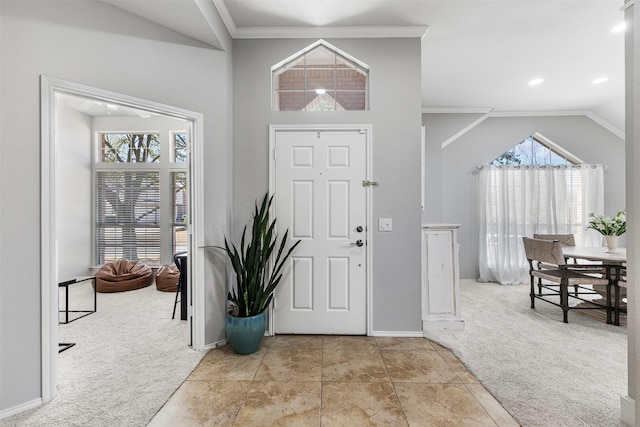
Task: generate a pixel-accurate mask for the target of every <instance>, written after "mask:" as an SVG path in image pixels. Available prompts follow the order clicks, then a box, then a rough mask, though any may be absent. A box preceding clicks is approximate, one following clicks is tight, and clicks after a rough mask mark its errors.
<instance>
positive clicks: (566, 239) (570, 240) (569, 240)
mask: <svg viewBox="0 0 640 427" xmlns="http://www.w3.org/2000/svg"><path fill="white" fill-rule="evenodd" d="M533 238H534V239H543V240H559V241H560V244H561V245H562V246H575V245H576V238H575V236H574V234H573V233H569V234H537V233H535V234H534V235H533ZM571 262H572V263H573V264H588V265H590V266H595V265H599V264H594V263H591V262H586V263H585V262H579V261H578V260H577V259H575V258H573V260H572V261H571ZM596 273H598V274H601V275H602V277H606V274H607V272H606V270H605V269H601V270H600V271H599V272H598V271H595V268H593V271H590V274H596ZM538 282H540V280H539V281H538ZM538 289H539V291H540V292H542V290H541V289H540V283H539V284H538ZM578 291H579V289H578V286H574V294H577V293H578Z"/></svg>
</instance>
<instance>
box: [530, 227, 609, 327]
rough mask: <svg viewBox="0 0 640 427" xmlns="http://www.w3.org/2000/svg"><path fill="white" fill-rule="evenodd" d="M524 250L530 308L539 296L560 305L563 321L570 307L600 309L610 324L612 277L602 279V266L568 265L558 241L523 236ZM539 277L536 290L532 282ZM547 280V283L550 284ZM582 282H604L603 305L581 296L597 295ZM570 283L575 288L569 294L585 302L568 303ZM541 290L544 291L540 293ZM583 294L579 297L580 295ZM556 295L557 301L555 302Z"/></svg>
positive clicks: (587, 283) (565, 321)
mask: <svg viewBox="0 0 640 427" xmlns="http://www.w3.org/2000/svg"><path fill="white" fill-rule="evenodd" d="M522 242H523V244H524V251H525V255H526V257H527V261H528V262H529V277H530V280H531V291H530V294H529V295H530V297H531V308H534V309H535V300H536V299H540V300H542V301H545V302H548V303H550V304H553V305H555V306H558V307H560V308H562V318H563V322H564V323H569V319H568V317H569V316H568V314H569V310H571V309H601V310H606V312H607V323H611V312H612V309H611V280H609V279H607V278H603V277H602V275H601V274H598V273H597V272H599V271H601V270H602V266H596V268H594V269H593V271H596V273H593V274H589V273H590V271H591V270H592V269H591V268H590V267H589V266H585V265H574V264H567V261H566V259H565V257H564V254H563V253H562V243H560V241H559V240H545V239H532V238H529V237H523V238H522ZM537 279H538V283H539V284H540V287H541V289H540V291H539V292H538V293H536V292H535V282H536V280H537ZM549 282H550V283H549ZM583 285H604V286H606V289H607V303H606V305H602V304H598V303H597V302H593V301H592V300H589V299H586V298H583V297H582V296H584V295H595V294H597V293H596V292H595V291H594V290H593V289H590V288H587V287H585V286H583ZM569 286H574V287H575V288H576V289H577V291H576V292H574V293H573V295H572V297H573V298H576V299H578V300H580V301H583V302H586V303H588V304H580V305H579V306H573V307H572V306H570V305H569ZM543 290H544V292H543ZM581 295H582V296H581ZM557 297H559V302H556V301H554V299H555V298H557Z"/></svg>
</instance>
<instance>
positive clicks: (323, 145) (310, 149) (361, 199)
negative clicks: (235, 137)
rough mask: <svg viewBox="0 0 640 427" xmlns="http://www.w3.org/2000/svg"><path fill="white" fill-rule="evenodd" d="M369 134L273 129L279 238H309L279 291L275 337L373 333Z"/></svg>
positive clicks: (272, 183)
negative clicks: (370, 314)
mask: <svg viewBox="0 0 640 427" xmlns="http://www.w3.org/2000/svg"><path fill="white" fill-rule="evenodd" d="M369 134H370V132H369V129H367V128H362V127H353V126H352V127H350V128H336V127H323V128H318V127H314V128H304V129H301V128H287V129H278V130H275V131H274V130H272V132H271V135H272V138H271V140H270V144H271V149H272V159H271V169H272V173H271V180H270V189H271V191H272V193H273V194H275V198H274V214H275V216H276V218H277V220H278V228H279V233H280V234H283V231H282V230H284V229H285V228H288V229H289V235H290V236H289V238H290V239H291V242H293V241H295V240H298V239H300V240H302V242H301V243H300V245H298V247H297V248H296V250H295V251H294V253H293V254H292V257H291V260H290V269H289V271H288V272H287V273H286V274H285V275H284V277H283V279H282V282H281V284H280V285H279V287H278V289H277V291H276V297H275V304H274V305H275V308H274V311H273V316H272V317H273V325H272V326H273V328H274V329H272V330H273V331H274V332H275V333H305V334H356V335H357V334H360V335H362V334H365V333H367V332H368V328H367V326H368V319H367V313H368V310H367V307H368V286H367V277H368V274H367V273H368V271H367V265H368V262H367V261H368V245H367V228H368V209H367V208H368V189H367V188H366V187H363V181H364V180H366V179H367V176H368V173H367V172H368V154H369V153H368V152H369V146H368V143H369V141H368V139H369Z"/></svg>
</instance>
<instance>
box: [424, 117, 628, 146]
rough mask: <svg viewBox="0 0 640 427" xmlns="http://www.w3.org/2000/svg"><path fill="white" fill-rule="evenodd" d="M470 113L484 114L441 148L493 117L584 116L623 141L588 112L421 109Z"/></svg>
mask: <svg viewBox="0 0 640 427" xmlns="http://www.w3.org/2000/svg"><path fill="white" fill-rule="evenodd" d="M470 111H473V112H474V113H484V114H483V115H482V116H481V117H479V118H478V119H476V120H474V121H473V122H471V123H470V124H468V125H467V126H465V127H464V128H462V129H461V130H459V131H458V132H456V133H455V134H454V135H452V136H451V137H450V138H448V139H447V140H446V141H444V142H443V143H442V148H445V147H446V146H447V145H449V144H451V143H452V142H454V141H456V140H457V139H458V138H460V137H461V136H462V135H464V134H466V133H468V132H469V131H471V130H472V129H473V128H475V127H476V126H478V125H479V124H480V123H482V122H484V121H485V120H487V119H489V118H494V117H569V116H584V117H587V118H588V119H590V120H592V121H593V122H595V123H596V124H598V125H599V126H601V127H602V128H604V129H606V130H607V131H609V132H611V133H612V134H614V135H615V136H617V137H618V138H620V140H621V141H622V142H624V141H625V133H624V132H623V131H622V130H620V129H618V128H617V127H616V126H614V125H613V124H611V123H610V122H608V121H606V120H605V119H603V118H602V117H600V116H598V115H597V114H595V113H594V112H592V111H588V110H578V111H493V109H488V110H487V109H484V110H483V111H480V109H469V108H423V109H422V112H423V113H425V114H438V113H440V114H444V113H449V114H465V113H469V112H470Z"/></svg>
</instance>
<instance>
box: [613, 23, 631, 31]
mask: <svg viewBox="0 0 640 427" xmlns="http://www.w3.org/2000/svg"><path fill="white" fill-rule="evenodd" d="M626 29H627V23H626V22H622V23H620V24H618V25H616V26H615V27H613V28H612V29H611V32H612V33H621V32H623V31H624V30H626Z"/></svg>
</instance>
